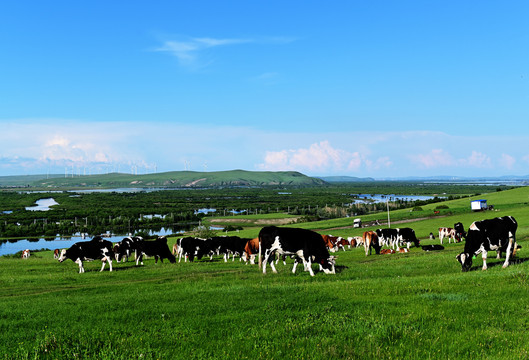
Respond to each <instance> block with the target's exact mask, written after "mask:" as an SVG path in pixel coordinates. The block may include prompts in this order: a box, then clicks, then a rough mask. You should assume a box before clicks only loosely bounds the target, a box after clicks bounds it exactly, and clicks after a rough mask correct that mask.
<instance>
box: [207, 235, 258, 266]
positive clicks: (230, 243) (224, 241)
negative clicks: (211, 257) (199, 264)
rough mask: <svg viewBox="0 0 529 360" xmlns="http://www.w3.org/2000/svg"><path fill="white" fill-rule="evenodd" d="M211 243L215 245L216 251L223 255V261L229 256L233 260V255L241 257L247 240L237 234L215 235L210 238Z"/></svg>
mask: <svg viewBox="0 0 529 360" xmlns="http://www.w3.org/2000/svg"><path fill="white" fill-rule="evenodd" d="M211 240H212V241H213V243H214V244H215V245H216V248H217V250H218V253H219V254H220V255H223V256H224V262H226V261H228V259H229V258H230V256H232V260H233V261H235V256H240V257H241V259H242V258H243V255H244V254H245V251H244V247H245V246H246V243H247V242H248V240H251V239H244V238H240V237H238V236H217V237H214V238H211Z"/></svg>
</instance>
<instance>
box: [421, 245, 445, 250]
mask: <svg viewBox="0 0 529 360" xmlns="http://www.w3.org/2000/svg"><path fill="white" fill-rule="evenodd" d="M421 248H422V249H423V250H424V251H434V250H444V249H445V247H444V246H443V245H423V246H421Z"/></svg>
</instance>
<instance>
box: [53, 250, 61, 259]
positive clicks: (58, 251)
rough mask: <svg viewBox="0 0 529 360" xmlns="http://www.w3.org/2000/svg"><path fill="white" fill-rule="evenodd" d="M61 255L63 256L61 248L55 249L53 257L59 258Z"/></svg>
mask: <svg viewBox="0 0 529 360" xmlns="http://www.w3.org/2000/svg"><path fill="white" fill-rule="evenodd" d="M59 256H61V250H59V249H55V250H53V258H54V259H58V258H59Z"/></svg>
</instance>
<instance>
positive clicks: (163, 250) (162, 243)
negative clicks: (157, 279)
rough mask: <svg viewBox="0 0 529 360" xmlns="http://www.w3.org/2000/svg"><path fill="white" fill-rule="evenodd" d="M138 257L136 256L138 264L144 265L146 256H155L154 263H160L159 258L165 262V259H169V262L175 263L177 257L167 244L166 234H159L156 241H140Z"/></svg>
mask: <svg viewBox="0 0 529 360" xmlns="http://www.w3.org/2000/svg"><path fill="white" fill-rule="evenodd" d="M136 248H137V251H138V257H137V258H136V265H138V264H141V265H143V257H144V256H154V263H155V264H157V263H158V259H160V261H161V262H163V259H169V262H171V263H175V262H176V258H175V256H174V255H173V254H171V250H169V246H168V245H167V238H166V237H165V236H158V238H156V240H154V241H145V240H142V241H138V243H137V244H136Z"/></svg>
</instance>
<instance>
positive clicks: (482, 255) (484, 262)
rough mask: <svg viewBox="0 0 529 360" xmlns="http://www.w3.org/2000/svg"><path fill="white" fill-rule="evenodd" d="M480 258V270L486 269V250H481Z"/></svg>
mask: <svg viewBox="0 0 529 360" xmlns="http://www.w3.org/2000/svg"><path fill="white" fill-rule="evenodd" d="M481 258H482V259H483V267H482V268H481V270H487V250H483V252H482V253H481Z"/></svg>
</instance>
